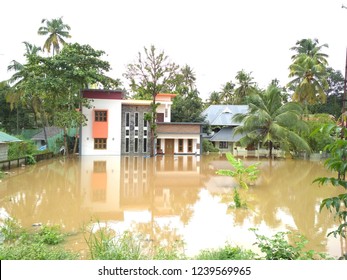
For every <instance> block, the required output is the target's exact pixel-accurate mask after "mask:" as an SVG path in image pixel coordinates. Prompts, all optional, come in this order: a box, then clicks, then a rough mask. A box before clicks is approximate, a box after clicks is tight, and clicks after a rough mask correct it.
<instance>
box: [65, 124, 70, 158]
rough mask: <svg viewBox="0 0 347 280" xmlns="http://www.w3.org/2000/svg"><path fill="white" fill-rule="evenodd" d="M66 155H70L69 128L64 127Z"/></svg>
mask: <svg viewBox="0 0 347 280" xmlns="http://www.w3.org/2000/svg"><path fill="white" fill-rule="evenodd" d="M64 148H65V149H64V154H65V155H66V156H68V155H69V147H68V143H67V128H66V127H64Z"/></svg>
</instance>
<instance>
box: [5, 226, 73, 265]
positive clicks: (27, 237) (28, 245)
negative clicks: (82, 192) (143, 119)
mask: <svg viewBox="0 0 347 280" xmlns="http://www.w3.org/2000/svg"><path fill="white" fill-rule="evenodd" d="M0 235H1V244H0V260H73V259H77V258H78V254H76V253H73V252H70V251H67V250H66V249H64V248H63V247H62V246H61V245H62V243H63V241H64V234H63V233H61V231H60V228H59V227H58V226H48V225H43V226H42V227H40V228H39V229H37V230H35V231H27V230H25V229H23V228H22V227H21V226H20V225H19V224H18V222H17V221H16V220H14V219H6V220H5V221H4V222H3V225H2V226H1V228H0Z"/></svg>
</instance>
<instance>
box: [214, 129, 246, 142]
mask: <svg viewBox="0 0 347 280" xmlns="http://www.w3.org/2000/svg"><path fill="white" fill-rule="evenodd" d="M243 136H244V135H242V134H235V133H234V128H233V127H223V128H222V129H221V130H220V131H218V132H217V133H216V134H215V135H213V136H212V138H211V139H210V141H219V142H220V141H223V142H238V141H240V139H241V138H242V137H243Z"/></svg>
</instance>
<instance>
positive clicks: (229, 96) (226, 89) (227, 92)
mask: <svg viewBox="0 0 347 280" xmlns="http://www.w3.org/2000/svg"><path fill="white" fill-rule="evenodd" d="M234 89H235V84H234V83H233V82H232V81H230V82H227V83H226V84H225V85H224V86H223V87H222V91H221V99H222V100H223V104H232V103H233V99H234Z"/></svg>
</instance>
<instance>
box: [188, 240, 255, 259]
mask: <svg viewBox="0 0 347 280" xmlns="http://www.w3.org/2000/svg"><path fill="white" fill-rule="evenodd" d="M254 258H255V253H254V252H252V251H250V250H244V249H242V248H240V247H238V246H237V247H233V246H231V245H230V244H226V245H225V246H224V247H222V248H219V249H208V250H202V251H201V252H200V253H199V254H198V255H197V256H196V257H195V258H194V259H197V260H253V259H254Z"/></svg>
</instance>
